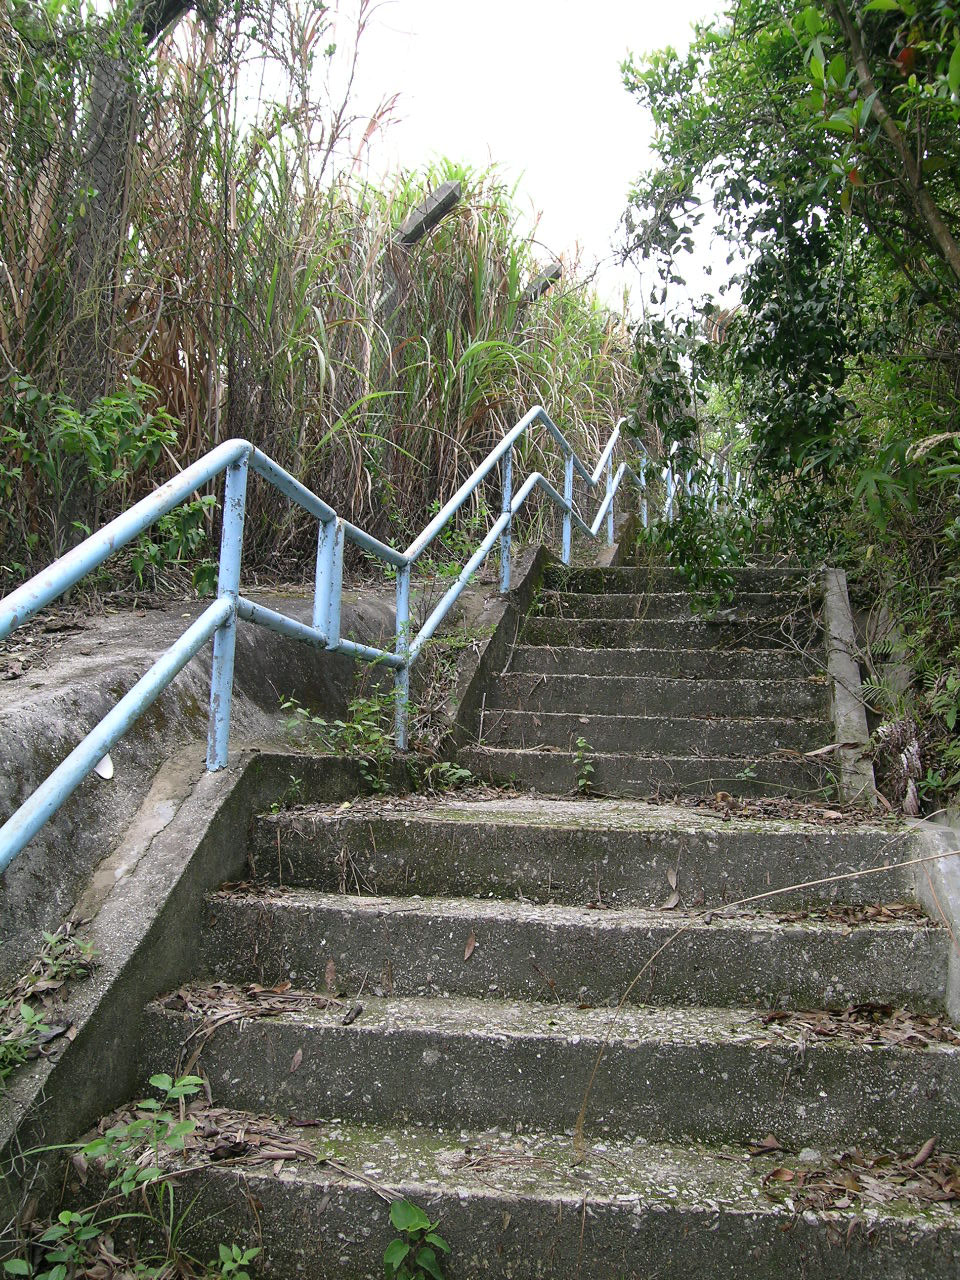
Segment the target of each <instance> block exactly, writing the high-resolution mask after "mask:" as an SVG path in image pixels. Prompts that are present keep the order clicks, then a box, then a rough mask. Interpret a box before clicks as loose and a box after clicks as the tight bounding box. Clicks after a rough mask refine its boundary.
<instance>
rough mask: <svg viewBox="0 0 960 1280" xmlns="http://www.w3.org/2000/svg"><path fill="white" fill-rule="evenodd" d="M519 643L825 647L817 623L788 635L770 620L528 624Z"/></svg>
mask: <svg viewBox="0 0 960 1280" xmlns="http://www.w3.org/2000/svg"><path fill="white" fill-rule="evenodd" d="M520 638H521V642H522V643H523V644H532V645H550V646H551V647H560V646H563V645H571V646H573V647H575V648H579V649H602V648H607V649H669V648H676V649H724V650H730V649H746V650H754V649H785V650H787V651H788V652H790V653H796V652H797V651H798V650H802V649H806V648H810V647H812V646H813V645H814V644H817V645H819V643H820V641H819V632H818V631H817V630H816V628H815V627H814V625H813V623H812V622H810V623H806V622H801V623H798V624H796V625H795V626H794V627H793V629H792V630H789V629H784V628H782V627H781V626H780V624H779V623H777V622H770V620H769V619H765V618H757V619H753V620H751V619H743V620H741V621H738V622H704V621H702V620H700V619H697V620H696V621H689V622H677V621H674V620H672V619H667V618H664V619H660V618H649V619H647V620H645V621H643V622H634V621H629V620H625V619H612V620H611V619H604V618H593V619H586V618H584V619H582V620H578V619H573V618H528V619H527V621H526V623H525V624H524V626H523V630H522V632H521V637H520Z"/></svg>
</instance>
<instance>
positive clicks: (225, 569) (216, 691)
mask: <svg viewBox="0 0 960 1280" xmlns="http://www.w3.org/2000/svg"><path fill="white" fill-rule="evenodd" d="M247 462H248V458H247V457H243V458H240V459H239V460H238V461H237V462H233V463H231V464H230V466H229V467H227V474H226V479H225V481H224V486H223V525H222V528H221V532H220V571H219V574H218V577H217V596H218V598H222V597H223V596H229V597H230V600H231V602H232V604H233V608H232V609H231V611H230V616H229V617H228V618H227V620H226V621H225V622H224V623H223V624H222V625H221V626H219V627H218V628H217V630H216V631H215V632H214V635H213V668H212V670H211V673H210V718H209V721H208V724H207V768H208V769H210V770H211V771H212V770H215V769H223V768H225V767H226V763H227V743H228V739H229V737H230V703H231V701H232V698H233V661H234V657H235V655H236V649H237V597H238V595H239V594H240V557H241V554H242V552H243V517H244V512H245V509H246V504H247Z"/></svg>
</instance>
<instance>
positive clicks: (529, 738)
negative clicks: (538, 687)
mask: <svg viewBox="0 0 960 1280" xmlns="http://www.w3.org/2000/svg"><path fill="white" fill-rule="evenodd" d="M832 734H833V730H832V728H831V726H830V725H828V724H827V723H826V722H825V721H822V720H785V719H773V718H757V719H752V720H743V719H734V718H732V717H726V718H717V719H700V720H698V719H693V718H686V719H678V718H676V717H673V716H629V715H605V716H593V715H571V714H568V713H566V712H548V711H506V710H493V711H488V712H487V713H486V714H485V715H484V719H483V745H484V746H488V747H521V748H523V747H527V748H537V747H540V746H550V747H557V748H559V749H561V750H565V751H573V750H575V749H576V748H575V743H576V740H577V739H578V738H584V739H586V741H587V742H588V743H589V744H590V750H591V751H597V752H637V753H640V754H643V755H648V754H664V755H672V756H685V755H697V754H700V755H725V756H736V757H738V758H742V759H751V760H753V759H756V758H757V757H759V756H763V755H767V754H768V753H770V752H774V751H795V752H798V753H801V754H802V753H803V752H805V751H814V750H816V749H817V748H819V747H825V746H827V745H829V743H830V742H831V741H832V740H833V738H832Z"/></svg>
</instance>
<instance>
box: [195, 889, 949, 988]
mask: <svg viewBox="0 0 960 1280" xmlns="http://www.w3.org/2000/svg"><path fill="white" fill-rule="evenodd" d="M679 884H680V886H681V888H682V886H683V879H682V878H681V880H680V881H679ZM663 889H664V900H665V901H670V900H672V899H671V898H669V897H668V895H669V894H670V888H669V885H668V884H667V883H666V882H664V886H663ZM678 929H682V930H684V932H683V933H682V934H681V935H680V936H679V937H676V933H677V930H678ZM672 938H673V939H674V941H673V942H672V943H671V941H670V940H671V939H672ZM471 939H473V943H472V944H470V940H471ZM468 944H470V955H469V958H467V959H464V956H465V954H466V950H467V947H468ZM661 947H665V950H664V951H663V953H662V955H660V956H659V957H658V958H657V960H656V963H655V965H654V966H653V968H652V969H651V971H650V973H649V974H648V975H647V976H646V977H645V978H644V980H643V981H642V982H640V983H638V984H637V985H636V986H635V987H634V989H633V991H632V992H631V993H630V999H631V1001H632V1002H633V1003H634V1004H637V1003H644V1004H663V1005H698V1004H699V1005H717V1006H719V1005H727V1004H732V1005H749V1004H756V1005H758V1006H760V1007H762V1008H769V1007H774V1006H777V1005H780V1006H783V1007H784V1008H795V1009H799V1008H806V1009H815V1008H823V1007H834V1008H836V1007H843V1006H845V1005H849V1004H863V1003H869V1002H878V1003H879V1002H884V1003H890V1004H895V1005H908V1006H910V1007H913V1008H917V1009H930V1010H939V1009H941V1008H942V1004H943V992H944V990H945V989H946V979H947V963H948V960H949V937H948V935H947V932H946V930H944V929H936V928H933V927H925V926H924V925H923V924H922V923H919V922H916V921H909V922H907V923H891V924H873V925H868V924H861V925H855V926H853V927H848V926H847V925H844V924H840V923H828V922H823V921H821V922H816V921H809V920H807V921H803V922H795V923H781V922H780V921H779V920H778V917H777V916H776V915H772V914H769V913H752V914H749V915H747V914H743V913H739V914H733V913H731V914H730V915H729V916H727V915H715V916H713V918H712V919H711V920H710V921H709V922H707V921H705V920H704V918H703V916H702V914H700V915H698V914H689V913H687V912H684V911H683V910H650V909H642V908H617V909H612V910H602V909H599V908H596V909H590V908H588V907H563V906H556V905H551V906H535V905H533V904H531V903H527V902H502V901H497V900H491V899H483V898H481V899H471V898H384V897H362V898H358V897H353V896H346V895H343V894H329V893H318V892H316V891H315V890H309V889H285V890H275V891H273V893H270V892H268V893H267V894H264V893H263V892H251V891H250V890H244V889H235V890H230V891H223V892H221V893H218V894H215V895H213V896H212V897H211V899H210V911H209V920H208V925H207V929H206V932H205V951H204V955H205V969H204V972H205V973H207V974H208V975H210V976H215V977H217V978H226V979H227V980H229V981H233V982H243V981H249V980H250V978H251V977H255V978H256V979H257V981H258V982H259V983H261V984H262V985H264V986H275V985H277V984H279V983H281V982H285V981H287V980H290V981H293V982H295V983H296V985H297V986H299V987H307V988H315V989H317V990H323V989H326V988H327V985H328V983H330V982H331V980H332V985H333V986H334V988H335V989H343V990H346V991H357V990H358V989H359V988H360V986H361V985H362V984H363V983H364V981H366V990H368V991H369V990H372V991H374V992H375V994H381V995H383V994H386V995H398V996H416V995H424V996H429V995H433V996H442V995H446V994H448V993H451V992H452V993H453V994H455V995H461V996H481V997H482V996H491V995H493V996H498V997H504V996H505V997H510V998H515V999H526V1000H545V1001H554V1000H562V1001H564V1002H567V1003H581V1004H608V1003H610V1002H611V1001H612V1002H613V1003H616V1002H617V1001H618V1000H619V999H620V997H621V995H623V993H624V992H625V991H626V990H627V989H628V987H629V986H630V982H631V980H632V978H633V976H634V974H635V973H636V971H637V968H638V966H640V965H641V964H643V963H644V962H645V960H646V959H647V958H648V957H649V956H652V955H653V954H654V953H655V952H657V951H659V950H660V948H661Z"/></svg>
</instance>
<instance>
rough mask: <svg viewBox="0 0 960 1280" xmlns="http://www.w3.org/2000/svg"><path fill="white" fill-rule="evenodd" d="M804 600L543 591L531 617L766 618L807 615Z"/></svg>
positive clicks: (768, 596) (755, 593)
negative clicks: (702, 600) (727, 600)
mask: <svg viewBox="0 0 960 1280" xmlns="http://www.w3.org/2000/svg"><path fill="white" fill-rule="evenodd" d="M809 613H810V610H809V607H808V605H807V602H806V601H804V600H803V599H801V598H800V597H798V596H796V595H788V594H784V593H782V592H777V593H771V592H769V591H763V592H759V591H751V592H748V593H746V594H744V595H741V596H738V597H737V600H736V604H735V605H726V606H724V605H721V606H719V607H717V608H706V607H704V608H698V605H697V598H696V597H695V596H694V595H692V594H691V593H690V592H689V591H657V592H643V593H632V594H629V595H623V594H620V593H619V592H613V591H608V592H604V593H602V594H591V593H588V592H580V591H544V592H542V593H541V594H540V597H539V598H538V600H537V603H536V608H535V609H534V611H533V615H532V616H534V617H541V618H635V619H637V620H640V621H642V620H644V619H659V618H671V619H673V620H675V621H680V620H691V619H693V620H697V619H701V618H702V619H703V621H705V622H708V621H717V622H737V621H739V620H740V619H746V620H748V621H751V620H753V619H755V618H763V619H765V620H767V621H770V620H776V619H780V618H783V619H787V618H790V617H791V616H792V615H794V614H796V615H797V616H798V617H800V616H803V617H804V618H808V617H809Z"/></svg>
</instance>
